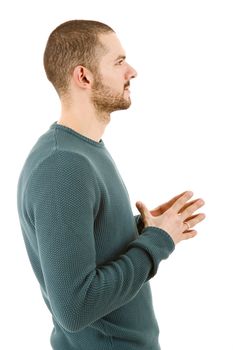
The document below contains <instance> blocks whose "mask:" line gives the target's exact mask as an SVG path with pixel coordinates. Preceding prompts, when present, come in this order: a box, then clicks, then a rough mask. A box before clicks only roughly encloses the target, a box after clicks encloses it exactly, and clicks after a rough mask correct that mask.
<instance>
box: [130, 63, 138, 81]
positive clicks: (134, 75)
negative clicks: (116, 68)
mask: <svg viewBox="0 0 233 350" xmlns="http://www.w3.org/2000/svg"><path fill="white" fill-rule="evenodd" d="M128 66H129V70H128V72H129V73H128V75H129V79H133V78H136V76H137V75H138V73H137V71H136V70H135V69H134V68H133V67H132V66H130V65H128Z"/></svg>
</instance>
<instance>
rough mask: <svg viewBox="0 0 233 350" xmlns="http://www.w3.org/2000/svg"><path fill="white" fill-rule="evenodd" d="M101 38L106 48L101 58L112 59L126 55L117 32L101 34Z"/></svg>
mask: <svg viewBox="0 0 233 350" xmlns="http://www.w3.org/2000/svg"><path fill="white" fill-rule="evenodd" d="M99 39H100V41H101V43H102V44H103V45H104V47H105V49H106V53H105V54H104V55H103V57H102V59H101V60H104V61H112V60H116V59H117V57H119V56H125V50H124V49H123V47H122V45H121V42H120V40H119V39H118V37H117V35H116V34H115V33H108V34H101V35H100V36H99Z"/></svg>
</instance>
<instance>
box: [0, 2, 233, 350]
mask: <svg viewBox="0 0 233 350" xmlns="http://www.w3.org/2000/svg"><path fill="white" fill-rule="evenodd" d="M0 16H1V18H0V23H1V24H0V25H1V28H0V33H1V65H0V74H1V138H0V142H1V147H0V150H1V182H0V184H1V254H0V259H1V261H0V266H1V298H0V302H1V305H0V308H1V339H0V342H1V345H0V346H1V348H3V349H4V350H8V349H16V348H17V349H24V350H32V349H33V350H41V349H43V350H49V349H50V345H49V337H50V333H51V330H52V322H51V317H50V314H49V312H48V310H47V307H46V306H45V304H44V302H43V300H42V296H41V294H40V290H39V285H38V284H37V281H36V279H35V277H34V274H33V272H32V269H31V266H30V265H29V260H28V257H27V255H26V250H25V247H24V243H23V239H22V236H21V231H20V227H19V222H18V216H17V210H16V185H17V180H18V175H19V172H20V170H21V167H22V165H23V162H24V160H25V158H26V156H27V154H28V152H29V150H30V149H31V147H32V146H33V144H34V143H35V141H36V140H37V138H38V137H39V136H40V135H41V134H42V133H43V132H45V131H46V130H47V129H48V127H49V126H50V125H51V124H52V123H53V122H54V121H55V120H57V119H58V118H59V116H60V105H59V100H58V98H57V96H56V93H55V90H54V89H53V87H52V85H50V83H49V82H48V81H47V79H46V76H45V73H44V70H43V60H42V57H43V51H44V47H45V44H46V41H47V38H48V35H49V34H50V32H51V31H52V30H53V29H54V28H55V27H56V26H57V25H59V24H60V23H62V22H64V21H67V20H70V19H95V20H99V21H103V22H105V23H107V24H109V25H110V26H111V27H112V28H113V29H114V30H115V31H116V32H117V34H118V37H119V38H120V40H121V43H122V45H123V47H124V49H125V51H126V54H127V60H128V62H129V63H130V64H131V65H132V66H133V67H134V68H135V69H136V70H137V72H138V77H137V78H136V79H135V80H134V81H132V82H131V99H132V106H131V108H130V109H128V110H127V111H121V112H115V113H113V114H112V120H111V123H110V124H109V125H108V126H107V128H106V130H105V133H104V135H103V140H104V142H105V145H106V147H107V148H108V149H109V151H110V152H111V154H112V156H113V158H114V159H115V162H116V164H117V165H118V168H119V171H120V173H121V175H122V177H123V179H124V182H125V184H126V186H127V188H128V191H129V194H130V197H131V201H132V208H133V211H134V213H135V214H137V213H138V212H137V209H136V207H135V202H136V201H137V200H142V201H143V202H144V203H145V204H146V205H147V206H148V208H150V209H152V208H154V207H155V206H157V205H158V204H160V203H163V202H164V201H167V200H168V199H170V198H171V197H173V196H174V195H176V194H178V193H180V192H182V191H184V190H189V189H190V190H192V191H193V192H194V194H195V197H196V198H197V197H202V198H203V199H204V200H205V202H206V205H205V207H204V208H203V211H204V212H205V213H206V216H207V217H206V220H205V221H204V222H202V223H201V224H200V225H199V228H198V236H197V237H196V238H194V239H192V240H188V241H184V242H182V243H180V244H178V245H177V246H176V249H175V251H174V252H173V253H172V255H171V256H170V257H169V259H168V260H165V261H163V262H162V263H161V264H160V267H159V271H158V274H157V275H156V276H155V277H154V278H153V279H151V281H150V283H151V288H152V292H153V300H154V308H155V313H156V317H157V319H158V322H159V326H160V331H161V334H160V343H161V347H162V350H197V349H198V350H208V349H211V350H219V349H221V350H232V349H233V340H232V324H233V316H232V315H233V302H232V295H233V287H232V276H233V274H232V268H233V264H232V243H233V239H232V220H233V215H232V195H233V189H232V178H233V171H232V164H231V163H232V149H233V148H232V143H233V142H232V124H231V119H232V115H233V113H232V112H233V105H232V93H233V68H232V66H233V65H232V62H233V46H232V38H233V21H232V18H233V10H232V1H226V0H221V1H220V0H218V1H215V0H211V1H210V0H209V1H208V0H195V1H188V0H183V1H182V0H177V1H173V0H167V1H166V0H164V1H162V0H161V1H143V2H142V1H138V2H136V1H121V0H118V1H100V0H98V1H94V0H93V1H90V0H89V1H88V0H85V1H78V0H76V1H71V0H65V1H58V0H57V1H44V2H42V1H37V2H36V1H29V0H28V1H26V0H24V1H22V0H21V1H16V0H15V1H10V0H9V1H7V2H5V4H4V5H3V2H2V5H1V8H0ZM139 317H140V315H139ZM64 350H65V349H64ZM93 350H94V349H93Z"/></svg>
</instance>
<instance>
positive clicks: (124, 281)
mask: <svg viewBox="0 0 233 350" xmlns="http://www.w3.org/2000/svg"><path fill="white" fill-rule="evenodd" d="M25 196H26V198H27V200H26V215H28V216H29V217H30V221H31V223H32V225H33V226H34V227H35V233H36V242H37V245H38V251H39V257H40V262H41V266H42V273H43V277H44V283H45V287H46V292H47V295H48V298H49V301H50V305H51V308H52V311H53V314H54V316H55V318H56V321H57V322H58V323H59V324H60V325H61V326H62V327H63V328H64V329H66V330H67V331H69V332H76V331H78V330H80V329H82V328H84V327H86V326H87V325H89V324H91V323H92V322H94V321H96V320H98V319H99V318H101V317H103V316H104V315H106V314H108V313H110V312H111V311H113V310H115V309H117V308H119V307H120V306H122V305H124V304H125V303H128V302H129V301H130V300H131V299H132V298H134V297H135V295H136V294H137V293H138V292H139V290H140V288H141V287H142V285H143V284H144V283H145V282H146V281H148V280H149V279H150V278H152V277H153V276H154V275H155V274H156V271H157V269H158V265H159V262H160V261H161V260H162V259H166V258H167V257H168V256H169V254H170V253H171V252H172V251H173V250H174V243H173V241H172V239H171V238H170V236H169V235H168V234H167V233H166V232H165V231H163V230H161V229H158V228H155V227H147V228H145V229H143V231H142V232H141V235H140V236H139V237H138V238H137V239H135V240H134V241H132V242H130V243H129V245H128V246H127V247H125V251H124V252H123V254H121V255H120V256H116V257H115V258H114V259H113V260H112V261H107V262H106V263H104V264H101V265H97V264H96V247H95V239H94V228H95V217H96V216H97V215H98V211H99V210H101V197H100V190H99V188H98V183H97V181H96V178H95V177H94V175H93V172H92V169H91V166H90V164H89V163H88V161H86V159H83V158H82V157H78V156H75V155H73V154H72V153H69V152H54V153H53V154H52V155H51V156H50V157H48V158H46V159H45V160H44V161H43V162H41V163H40V165H39V166H38V167H37V168H36V170H35V171H34V172H33V173H32V175H31V177H30V180H29V183H28V186H27V189H26V193H25Z"/></svg>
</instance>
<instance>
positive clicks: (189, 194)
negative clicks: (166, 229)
mask: <svg viewBox="0 0 233 350" xmlns="http://www.w3.org/2000/svg"><path fill="white" fill-rule="evenodd" d="M192 196H193V192H191V191H186V192H184V194H182V195H180V197H179V198H178V199H177V200H176V201H175V203H174V204H173V206H172V208H173V210H175V211H176V212H177V213H179V212H180V210H181V209H182V208H183V206H184V205H185V204H186V202H187V201H188V200H189V199H190V198H192Z"/></svg>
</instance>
